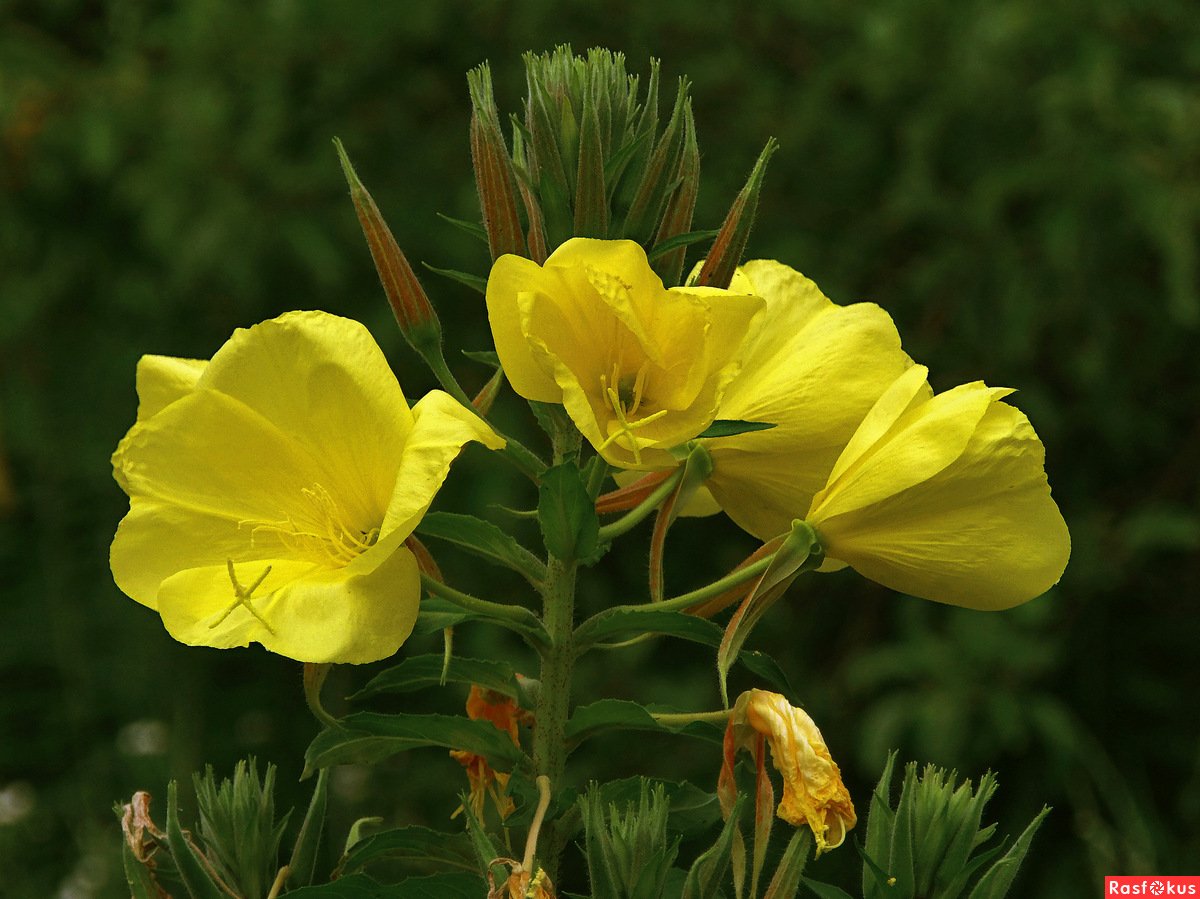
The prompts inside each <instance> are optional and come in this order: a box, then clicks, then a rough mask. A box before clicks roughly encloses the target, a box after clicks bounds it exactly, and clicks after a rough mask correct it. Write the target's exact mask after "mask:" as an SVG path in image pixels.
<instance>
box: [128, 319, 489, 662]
mask: <svg viewBox="0 0 1200 899" xmlns="http://www.w3.org/2000/svg"><path fill="white" fill-rule="evenodd" d="M137 386H138V396H139V399H140V405H139V407H138V420H137V423H136V424H135V425H134V426H133V428H131V429H130V431H129V433H128V434H127V435H126V436H125V438H124V439H123V440H122V441H121V444H120V446H119V447H118V448H117V451H116V453H114V455H113V471H114V475H115V477H116V479H117V482H118V483H119V484H120V485H121V487H122V489H123V490H124V491H125V492H126V493H127V494H128V495H129V514H128V515H126V516H125V518H124V519H123V520H122V522H121V525H120V527H119V528H118V529H117V534H116V537H115V538H114V539H113V544H112V550H111V557H110V561H111V565H112V571H113V577H114V578H115V579H116V582H117V586H119V587H120V588H121V590H122V591H124V592H125V593H126V594H127V595H129V596H130V597H132V598H133V599H135V600H137V601H138V602H140V603H142V604H143V605H146V606H149V607H150V608H152V609H155V610H156V611H158V612H159V614H160V615H161V616H162V619H163V624H164V625H165V626H166V628H167V630H168V631H169V632H170V633H171V635H172V636H173V637H175V638H176V639H177V640H180V641H181V642H183V643H188V644H191V645H203V646H216V647H231V646H246V645H248V644H249V643H250V642H251V641H256V642H258V643H261V644H262V645H263V646H265V647H266V648H267V649H269V650H271V651H272V652H276V653H279V654H280V655H284V656H288V657H290V658H293V659H298V660H300V661H305V662H355V663H361V662H370V661H374V660H376V659H381V658H384V657H386V656H389V655H391V654H393V653H394V652H395V651H396V649H397V648H398V647H399V646H400V644H401V643H402V642H403V641H404V639H405V638H406V637H407V636H408V634H409V632H410V631H411V630H412V625H413V621H414V620H415V618H416V614H417V605H418V602H419V598H420V586H419V584H420V582H419V578H418V573H417V565H416V562H415V561H414V558H413V555H412V553H410V552H409V551H408V550H407V549H406V548H405V547H404V546H403V543H404V540H405V538H407V537H408V535H409V534H410V533H412V530H413V528H414V527H415V526H416V524H417V522H418V521H419V520H420V518H421V516H422V515H423V514H424V513H425V510H426V509H427V508H428V507H429V504H430V502H431V501H432V500H433V497H434V494H436V493H437V491H438V489H439V488H440V487H441V484H442V482H443V481H444V480H445V478H446V474H447V472H448V470H449V467H450V463H451V462H452V461H453V460H454V458H455V456H457V455H458V453H459V450H460V449H461V448H462V446H463V445H464V444H466V443H467V442H468V441H472V440H474V441H478V442H480V443H483V444H484V445H486V446H488V447H491V448H493V449H496V448H499V447H501V446H503V441H502V440H501V439H500V438H499V437H497V436H496V435H495V434H494V433H492V431H491V430H490V429H489V428H488V427H487V425H485V424H484V423H483V422H482V421H480V420H479V419H478V418H477V417H475V416H474V415H473V414H472V413H470V412H469V411H467V410H465V409H463V408H462V407H461V406H460V405H459V404H458V403H456V402H455V401H454V400H453V399H452V398H451V397H450V396H448V395H447V394H444V393H441V392H439V391H434V392H432V393H430V394H428V395H427V396H426V397H425V398H424V399H422V400H421V401H420V402H419V403H417V404H416V406H415V407H413V408H412V409H410V408H409V406H408V404H407V402H406V401H405V399H404V395H403V393H402V392H401V390H400V387H399V385H398V384H397V383H396V378H395V376H394V375H393V374H392V371H391V369H390V368H389V367H388V364H387V361H386V360H385V359H384V357H383V353H382V352H381V351H380V350H379V347H378V346H376V344H375V342H374V340H372V339H371V336H370V334H368V333H367V330H366V329H365V328H364V327H363V326H362V325H360V324H358V323H357V322H352V321H349V320H348V319H344V318H339V317H337V316H334V315H328V314H326V313H323V312H291V313H288V314H286V315H283V316H281V317H279V318H277V319H273V320H272V321H268V322H264V323H262V324H260V325H256V326H255V327H253V328H250V329H248V330H238V331H236V332H235V333H234V335H233V337H232V338H231V339H230V340H229V341H228V342H227V343H226V344H225V345H224V346H223V347H222V348H221V349H220V350H219V351H218V352H217V353H216V355H215V356H214V357H213V359H212V361H211V362H203V361H199V360H187V359H172V358H167V357H163V356H145V357H143V358H142V360H141V361H140V362H139V363H138V377H137Z"/></svg>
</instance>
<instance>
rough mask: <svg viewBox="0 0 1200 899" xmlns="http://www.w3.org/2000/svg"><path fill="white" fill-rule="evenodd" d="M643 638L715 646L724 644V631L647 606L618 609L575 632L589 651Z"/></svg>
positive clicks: (578, 643) (682, 614) (691, 617)
mask: <svg viewBox="0 0 1200 899" xmlns="http://www.w3.org/2000/svg"><path fill="white" fill-rule="evenodd" d="M642 634H664V635H666V636H670V637H679V638H680V639H683V640H690V641H692V642H693V643H703V644H704V645H706V646H716V645H718V644H719V643H720V642H721V628H720V627H719V626H718V625H716V624H713V623H712V622H711V621H708V620H706V619H704V618H697V617H696V616H695V615H689V614H687V613H686V612H673V611H670V610H669V609H660V608H656V607H655V606H654V605H652V604H646V605H642V606H616V607H614V608H611V609H605V610H604V611H603V612H599V613H597V614H595V615H593V616H592V617H591V618H589V619H588V620H587V621H585V622H584V623H583V624H581V625H580V626H579V628H578V629H577V630H576V631H575V644H576V646H578V647H581V648H586V647H588V646H591V645H593V644H596V643H601V642H607V641H619V640H628V639H630V638H632V637H640V636H641V635H642Z"/></svg>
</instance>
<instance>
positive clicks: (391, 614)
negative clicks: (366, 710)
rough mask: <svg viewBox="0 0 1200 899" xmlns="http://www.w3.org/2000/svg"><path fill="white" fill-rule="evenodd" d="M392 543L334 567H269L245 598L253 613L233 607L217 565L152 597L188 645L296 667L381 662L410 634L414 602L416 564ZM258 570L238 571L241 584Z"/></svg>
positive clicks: (182, 577) (170, 582)
mask: <svg viewBox="0 0 1200 899" xmlns="http://www.w3.org/2000/svg"><path fill="white" fill-rule="evenodd" d="M399 542H400V541H399V540H398V539H391V540H386V541H382V542H381V543H380V544H377V545H376V546H375V547H372V549H370V550H368V551H367V552H366V553H364V554H362V555H361V556H359V557H358V558H356V559H355V560H354V561H353V562H351V563H350V564H349V565H348V566H346V567H345V568H341V569H325V568H320V567H319V566H309V567H308V568H307V569H306V568H305V567H304V566H303V565H302V564H300V563H295V562H289V561H287V560H278V561H272V562H271V563H270V564H271V566H272V568H271V572H270V574H268V575H267V578H266V580H265V581H264V582H263V583H262V584H261V585H260V586H259V588H258V589H256V590H255V591H254V593H253V595H252V596H251V597H250V598H249V600H247V602H248V604H249V605H250V606H251V607H252V608H253V610H254V612H251V611H250V609H248V608H246V606H245V605H242V604H238V603H237V600H236V594H235V593H234V588H233V584H232V583H231V581H230V579H229V574H228V571H227V569H226V568H225V567H224V566H214V567H211V568H200V569H189V570H187V571H182V572H180V573H179V574H177V575H174V576H173V577H171V578H168V579H167V581H165V582H164V583H163V585H162V588H161V589H160V591H159V609H160V612H161V614H162V617H163V623H164V624H165V625H166V627H167V630H168V631H169V632H170V633H171V635H172V636H173V637H175V638H176V639H177V640H180V641H181V642H183V643H187V644H190V645H193V646H217V647H232V646H246V645H249V643H250V642H257V643H261V644H262V645H263V646H264V647H265V648H266V649H268V650H270V651H271V652H275V653H278V654H280V655H283V656H287V657H288V658H292V659H297V660H298V661H303V662H344V663H351V664H362V663H366V662H373V661H376V660H378V659H383V658H387V657H388V656H391V655H393V654H394V653H395V652H396V650H397V649H399V647H400V645H401V644H402V643H403V642H404V640H405V639H406V638H407V637H408V635H409V634H410V633H411V632H412V626H413V623H414V622H415V621H416V616H417V610H418V606H419V601H420V575H419V572H418V570H417V564H416V560H415V558H414V557H413V555H412V553H411V552H409V551H408V550H407V549H406V548H404V547H403V546H400V545H399ZM265 568H266V563H246V564H243V565H239V566H237V577H238V580H239V582H240V583H241V586H242V587H243V588H246V587H249V586H250V585H251V584H253V583H254V580H255V579H257V577H259V576H260V575H261V574H262V572H263V571H264V570H265ZM231 605H233V606H234V608H233V611H232V612H230V613H229V614H228V616H227V617H224V620H222V617H223V616H225V612H226V611H228V610H229V608H230V606H231ZM255 613H257V614H255Z"/></svg>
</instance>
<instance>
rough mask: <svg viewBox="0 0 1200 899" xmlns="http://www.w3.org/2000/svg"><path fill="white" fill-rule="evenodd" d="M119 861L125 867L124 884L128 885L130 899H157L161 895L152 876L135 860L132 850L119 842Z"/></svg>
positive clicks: (127, 844) (127, 845) (122, 842)
mask: <svg viewBox="0 0 1200 899" xmlns="http://www.w3.org/2000/svg"><path fill="white" fill-rule="evenodd" d="M121 860H122V862H123V864H124V866H125V882H126V883H127V884H128V885H129V896H130V899H159V897H160V896H161V894H160V893H159V891H158V886H157V885H156V884H155V882H154V875H153V874H151V873H150V871H149V870H148V869H147V868H146V866H145V865H143V864H142V863H141V862H139V861H138V860H137V856H135V855H134V854H133V848H132V847H131V846H130V845H129V843H128V842H127V841H125V840H122V841H121Z"/></svg>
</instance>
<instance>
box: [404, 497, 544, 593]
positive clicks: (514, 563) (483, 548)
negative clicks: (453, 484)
mask: <svg viewBox="0 0 1200 899" xmlns="http://www.w3.org/2000/svg"><path fill="white" fill-rule="evenodd" d="M417 533H418V534H420V535H421V536H422V537H436V538H437V539H439V540H446V541H449V542H450V543H454V544H456V545H457V546H461V547H462V548H463V549H465V550H466V551H467V552H469V553H471V554H473V555H476V556H480V557H481V558H484V559H491V560H492V561H495V562H499V563H500V564H501V565H504V566H505V567H507V568H511V569H512V570H513V571H515V572H517V573H518V574H520V575H521V576H522V577H524V578H525V579H526V580H527V581H529V582H530V583H531V584H533V585H534V586H537V585H538V584H539V583H541V581H543V580H545V578H546V566H545V565H543V564H542V561H541V560H540V559H538V558H537V556H535V555H534V554H533V553H531V552H530V551H529V550H527V549H526V548H525V547H523V546H522V545H521V544H519V543H518V542H517V541H516V539H515V538H514V537H513V536H512V535H511V534H509V533H507V532H505V531H503V530H501V529H500V528H498V527H497V526H496V525H494V524H492V523H491V522H490V521H484V520H483V519H482V518H476V517H475V516H473V515H459V514H455V513H453V512H426V513H425V517H424V518H422V519H421V522H420V524H418V525H417Z"/></svg>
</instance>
